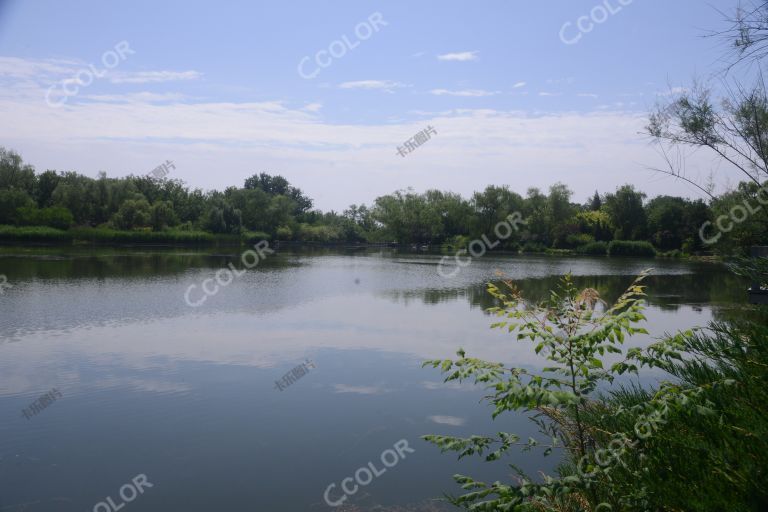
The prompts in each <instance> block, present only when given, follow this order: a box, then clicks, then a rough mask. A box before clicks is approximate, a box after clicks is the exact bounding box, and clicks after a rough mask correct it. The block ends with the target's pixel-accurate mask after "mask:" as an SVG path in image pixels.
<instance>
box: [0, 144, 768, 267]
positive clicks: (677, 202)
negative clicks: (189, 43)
mask: <svg viewBox="0 0 768 512" xmlns="http://www.w3.org/2000/svg"><path fill="white" fill-rule="evenodd" d="M756 190H757V185H756V184H755V183H754V182H751V183H742V184H741V185H740V187H739V188H738V189H737V190H734V191H732V192H729V193H727V194H723V195H722V196H720V197H717V198H714V199H713V200H711V201H710V202H709V203H707V202H704V201H703V200H700V199H699V200H689V199H686V198H682V197H671V196H660V197H656V198H653V199H651V200H650V201H647V200H646V195H645V194H644V193H643V192H640V191H638V190H636V189H635V188H634V187H633V186H632V185H624V186H622V187H619V188H618V189H617V190H616V191H614V192H610V193H605V194H602V195H601V194H600V193H599V192H597V191H596V192H595V194H594V196H592V197H591V199H590V200H588V201H587V202H585V203H584V204H577V203H575V202H573V200H572V196H573V193H572V192H571V190H570V189H569V188H568V187H567V186H566V185H564V184H562V183H556V184H554V185H552V186H551V187H549V190H547V191H546V192H543V191H541V190H539V189H537V188H531V189H529V190H527V191H526V192H525V195H524V196H523V195H521V194H519V193H517V192H515V191H513V190H511V189H510V188H509V187H508V186H496V185H491V186H488V187H486V188H485V189H484V190H483V191H480V192H475V193H474V194H472V196H471V197H470V198H468V199H465V198H463V197H462V196H461V195H459V194H456V193H453V192H445V191H440V190H428V191H426V192H424V193H417V192H415V191H413V190H398V191H396V192H393V193H392V194H387V195H383V196H381V197H378V198H377V199H376V200H375V201H374V203H373V205H371V206H367V205H362V204H353V205H351V206H350V207H349V208H348V209H347V210H345V211H344V212H343V213H337V212H334V211H330V212H321V211H319V210H313V209H312V200H311V199H310V198H309V197H307V196H306V195H305V194H304V193H303V192H302V191H301V190H300V189H299V188H296V187H294V186H292V185H291V184H290V183H289V182H288V180H286V179H285V178H283V177H282V176H272V175H269V174H266V173H260V174H254V175H253V176H251V177H249V178H247V179H246V180H245V183H244V185H243V187H242V188H238V187H228V188H226V189H224V190H223V191H218V190H214V191H209V192H204V191H202V190H200V189H190V188H188V187H187V186H185V185H184V184H183V183H182V182H181V181H179V180H169V179H156V178H152V177H148V176H128V177H125V178H108V177H107V175H106V174H105V173H100V174H99V175H98V176H97V177H96V178H89V177H86V176H82V175H80V174H77V173H75V172H64V173H57V172H55V171H51V170H48V171H45V172H42V173H36V172H35V170H34V169H33V168H32V167H31V166H29V165H26V164H24V162H23V161H22V159H21V157H20V156H19V155H18V154H16V153H14V152H13V151H9V150H5V149H2V148H0V224H3V225H14V226H50V227H55V228H59V229H67V228H69V227H71V226H78V227H103V228H112V229H117V230H129V231H131V230H140V231H166V230H170V231H206V232H209V233H216V234H241V233H248V232H256V233H263V234H264V235H266V236H269V237H272V238H277V239H280V240H295V241H305V242H342V241H346V242H395V243H401V244H443V243H449V244H452V245H456V244H466V243H467V242H468V241H470V240H472V239H479V238H480V237H482V236H484V235H485V236H487V237H491V238H494V228H495V227H496V226H497V224H499V223H500V222H502V221H504V219H506V218H507V217H508V216H509V215H511V214H513V213H515V212H519V213H520V214H521V215H522V217H523V218H524V219H525V221H526V224H525V226H524V227H523V228H522V229H521V230H520V231H516V232H514V233H513V234H512V236H510V237H509V238H508V239H506V240H503V241H502V243H501V244H500V246H499V247H500V248H504V249H521V248H522V249H526V248H527V249H530V250H545V249H549V248H554V249H577V248H579V247H583V246H587V245H589V244H592V243H594V242H601V243H607V242H611V241H612V240H634V241H647V242H651V243H652V244H653V245H654V246H655V247H656V248H657V249H659V250H663V251H669V250H674V249H683V250H684V251H685V252H694V251H699V250H702V249H705V248H707V247H704V246H703V243H702V241H701V240H699V236H698V233H699V229H700V228H701V226H702V224H703V223H704V222H706V221H712V220H714V219H715V218H716V216H717V215H721V214H723V213H726V214H727V213H728V211H729V210H730V208H732V207H733V206H734V205H737V204H740V203H743V201H744V200H746V199H749V198H751V197H754V196H755V193H756ZM765 235H766V232H765V229H764V228H763V227H762V225H761V224H760V223H759V222H758V221H757V220H750V221H749V222H744V223H743V224H740V225H739V226H737V227H736V228H734V229H733V231H732V232H730V233H728V234H727V236H723V237H722V241H721V242H719V243H721V244H722V245H723V246H727V247H728V248H729V249H741V248H744V247H748V245H749V244H753V243H756V241H758V240H760V239H762V240H764V239H765Z"/></svg>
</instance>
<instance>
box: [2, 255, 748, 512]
mask: <svg viewBox="0 0 768 512" xmlns="http://www.w3.org/2000/svg"><path fill="white" fill-rule="evenodd" d="M439 258H440V257H439V256H438V255H428V254H418V253H398V252H395V251H390V250H386V251H378V250H376V251H374V250H367V251H322V250H317V251H304V252H301V251H298V252H285V251H282V252H279V253H278V254H276V255H273V256H271V257H270V258H269V259H267V260H266V261H265V262H263V263H261V264H260V265H259V266H258V267H257V268H255V269H253V270H250V271H248V272H247V273H245V274H244V275H242V277H240V278H238V279H236V280H235V281H234V282H232V284H230V285H229V286H227V287H226V288H222V289H221V290H220V291H219V293H218V294H217V295H215V296H212V297H209V298H208V300H207V301H206V302H205V304H203V305H202V306H200V307H198V308H191V307H189V306H188V305H187V304H186V303H185V301H184V292H185V291H186V290H187V288H188V287H189V285H191V284H198V285H199V284H200V283H201V282H202V281H203V280H204V279H207V278H210V277H212V276H213V274H214V273H215V272H216V270H217V269H219V268H222V267H224V266H226V265H227V263H230V262H233V263H235V264H236V266H237V262H238V259H239V253H237V252H235V250H226V249H224V250H222V249H220V250H218V252H210V251H198V250H193V249H187V250H150V249H125V250H114V249H110V250H106V249H98V250H97V249H58V248H42V249H21V248H10V247H6V248H2V249H0V274H5V275H6V276H7V277H8V282H9V283H10V284H12V285H13V288H11V289H7V290H5V293H4V294H3V295H0V376H1V377H0V418H1V419H0V511H3V512H5V511H14V512H15V511H22V510H25V511H30V512H45V511H56V512H69V511H77V512H86V511H88V512H90V511H92V510H94V506H95V505H96V504H97V503H99V502H101V501H104V500H105V499H106V498H107V497H108V496H109V497H112V499H113V501H114V503H115V504H116V505H117V506H118V507H119V506H120V504H121V503H122V501H121V499H120V498H119V494H118V490H119V489H120V487H121V486H123V485H124V484H126V483H128V482H130V480H131V479H132V478H133V477H135V476H136V475H138V474H145V475H147V479H148V481H149V482H151V483H152V484H153V487H152V488H148V489H145V490H146V492H145V493H144V494H143V495H141V496H140V497H138V498H136V500H135V501H133V502H131V503H128V504H127V505H125V507H126V508H124V509H123V512H132V511H136V512H140V511H147V512H154V511H163V512H168V511H185V512H196V511H200V512H202V511H206V512H212V511H230V510H231V511H235V510H253V511H269V512H283V511H285V512H289V511H290V512H304V511H315V510H317V511H320V510H332V509H331V507H329V506H328V505H327V504H326V503H324V500H323V492H324V491H325V489H326V488H327V487H328V486H329V484H331V483H336V484H337V486H338V485H340V482H341V481H342V480H343V479H344V478H346V477H350V476H353V475H354V473H355V471H356V470H357V469H358V468H360V467H363V466H365V465H366V464H367V463H368V462H369V461H380V456H381V453H382V452H383V451H384V450H386V449H388V448H392V446H393V445H394V444H395V443H396V442H397V441H399V440H401V439H404V440H407V441H408V443H409V446H410V447H412V448H413V449H414V450H415V452H414V453H408V454H406V458H405V459H404V460H401V461H400V462H398V464H397V465H396V466H395V467H393V468H391V469H389V470H387V471H386V473H384V474H383V475H381V476H380V477H379V478H376V479H374V480H373V481H372V482H371V484H370V485H368V486H366V487H364V488H361V489H360V490H359V491H358V492H357V494H355V495H354V496H352V497H350V498H349V499H348V500H347V501H346V502H345V504H344V506H343V507H340V508H338V509H336V510H347V511H352V510H391V511H395V510H397V511H404V510H424V511H427V510H443V509H444V508H443V506H441V504H440V503H439V502H436V501H433V499H434V498H439V497H440V496H441V495H442V494H443V492H446V491H449V492H455V491H456V488H455V487H454V485H453V481H452V479H451V475H453V474H454V473H463V474H469V475H472V476H474V477H476V478H479V479H487V480H495V479H505V478H507V477H508V475H509V473H510V470H509V468H508V466H506V465H505V462H504V461H502V462H500V463H497V464H486V463H478V462H476V461H474V460H464V461H461V462H458V461H456V460H455V457H454V456H453V455H451V454H446V455H441V454H440V453H439V451H438V450H437V449H435V448H434V447H433V446H431V445H429V444H427V443H425V442H424V441H421V440H420V436H422V435H424V434H430V433H441V434H447V435H460V436H464V435H470V434H473V433H477V434H493V433H494V432H498V431H501V430H505V431H513V432H516V433H520V434H522V435H523V436H527V435H529V434H533V433H534V432H535V430H534V428H533V425H532V424H531V423H530V421H528V420H527V419H526V418H525V417H522V416H515V415H506V416H502V417H500V418H498V419H497V420H496V421H492V420H491V419H490V408H489V406H488V405H486V404H484V403H479V399H480V397H481V396H482V390H480V389H478V388H475V387H473V386H471V385H461V386H459V385H444V384H442V379H441V377H440V375H439V373H438V372H437V371H434V370H430V369H422V368H421V363H422V362H423V361H424V360H425V359H429V358H443V357H452V356H453V355H454V353H455V351H456V349H457V348H459V347H463V348H465V349H466V350H467V352H468V353H469V355H471V356H476V357H481V358H485V359H490V360H495V361H502V362H506V363H509V364H514V365H518V366H538V365H539V364H540V362H539V361H537V360H536V359H535V358H534V357H533V356H532V351H531V349H530V345H528V344H524V343H520V342H516V341H515V340H514V338H512V337H511V336H509V335H505V334H504V333H502V332H501V331H496V330H490V329H489V325H490V323H491V322H492V320H491V319H490V317H488V316H487V315H486V314H485V313H484V311H483V310H484V308H486V307H489V306H490V301H489V297H488V295H487V294H486V293H485V286H484V283H486V282H488V281H489V280H492V279H494V277H495V272H496V271H497V270H501V271H502V272H504V273H505V274H506V275H507V276H509V277H510V278H512V279H514V280H516V281H517V282H518V284H519V286H520V287H521V288H522V289H523V291H524V292H525V293H526V295H528V296H531V297H533V298H541V297H542V296H543V295H544V294H545V293H546V291H547V290H548V289H549V288H550V287H551V286H552V285H553V284H554V282H555V281H556V279H557V276H558V275H560V274H562V273H565V272H568V271H571V272H573V274H574V275H575V276H577V281H578V283H579V285H581V286H585V287H586V286H591V287H594V288H596V289H598V290H599V291H600V293H601V295H603V296H604V297H605V298H606V299H609V300H610V299H615V298H616V297H617V295H618V294H619V293H620V292H621V291H622V290H623V289H624V287H626V286H627V285H628V284H629V283H630V282H631V281H632V279H633V277H634V276H635V275H636V274H638V273H639V272H640V271H641V270H643V269H645V268H648V267H655V271H654V275H653V277H652V278H651V279H649V280H648V285H649V288H648V292H649V302H650V307H649V310H648V312H647V313H648V314H647V316H648V319H649V321H648V325H646V328H647V329H648V330H649V331H650V333H651V337H658V336H661V335H663V334H664V333H665V332H673V331H675V330H678V329H683V328H688V327H691V326H696V325H704V324H706V323H707V322H709V321H710V320H713V319H716V318H722V317H727V316H728V315H731V314H734V313H736V312H738V310H739V308H740V307H741V306H740V305H741V304H743V302H744V296H743V295H744V293H743V290H744V283H742V282H740V281H738V280H737V279H735V278H733V277H732V276H730V275H729V274H727V273H726V271H725V270H724V269H723V268H722V267H720V266H717V265H713V264H705V263H690V262H679V261H664V260H655V261H654V260H627V259H606V258H601V259H592V258H551V257H528V256H514V257H512V256H506V257H503V256H487V257H485V258H482V259H480V260H476V261H475V262H474V263H473V264H472V265H471V266H470V267H468V268H466V269H464V270H463V271H462V272H461V273H460V274H459V275H457V276H456V277H454V278H452V279H445V278H443V277H440V275H438V273H437V267H436V264H437V262H438V261H439ZM199 296H201V295H199V292H196V294H193V297H194V298H195V300H196V299H197V298H198V297H199ZM647 342H648V338H647V337H638V338H635V339H633V340H630V342H629V344H630V345H642V344H645V343H647ZM306 359H310V360H312V361H313V362H314V363H315V365H316V368H315V369H311V370H310V372H309V373H308V374H307V375H305V376H303V377H302V378H301V379H300V380H298V381H297V382H295V383H294V384H293V385H291V386H290V387H288V388H287V389H285V390H283V391H280V390H279V389H277V388H276V386H275V381H276V380H278V379H280V378H281V377H282V376H283V375H284V374H285V373H286V372H288V371H290V370H291V369H292V368H294V367H295V366H297V365H299V364H301V363H302V362H303V361H305V360H306ZM654 378H656V376H653V375H648V376H646V379H648V380H649V381H652V380H653V379H654ZM52 388H56V389H57V390H59V391H60V392H61V394H62V397H61V398H59V399H58V400H56V401H55V402H54V403H52V404H51V405H50V406H49V407H47V408H46V409H45V410H43V411H42V412H40V413H39V414H38V415H36V416H33V417H31V418H30V419H26V418H25V417H24V416H23V415H22V414H21V410H22V409H24V408H26V407H28V406H29V405H30V404H31V403H32V402H34V401H35V400H36V399H37V398H38V397H39V396H40V395H42V394H44V393H46V392H47V391H49V390H51V389H52ZM507 462H514V463H515V464H517V465H518V466H520V467H522V468H523V469H525V470H526V471H529V472H532V473H535V472H537V471H539V470H545V471H551V470H552V468H553V467H554V466H555V465H556V463H557V460H556V458H547V459H542V458H540V457H538V456H537V455H535V454H530V453H528V454H520V455H517V454H516V455H515V457H514V459H512V460H510V461H507ZM377 466H379V467H380V466H381V463H380V462H378V463H377ZM332 496H334V497H338V496H340V493H339V492H338V487H337V489H336V491H335V493H332ZM445 509H446V510H447V508H445ZM96 510H97V512H98V511H99V510H106V509H103V508H97V509H96Z"/></svg>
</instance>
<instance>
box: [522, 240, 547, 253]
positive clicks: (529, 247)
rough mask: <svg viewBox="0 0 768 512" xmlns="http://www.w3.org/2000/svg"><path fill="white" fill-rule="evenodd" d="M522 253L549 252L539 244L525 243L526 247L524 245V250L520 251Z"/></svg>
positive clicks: (544, 246)
mask: <svg viewBox="0 0 768 512" xmlns="http://www.w3.org/2000/svg"><path fill="white" fill-rule="evenodd" d="M520 252H527V253H532V252H541V253H543V252H547V246H546V245H544V244H542V243H539V242H525V245H523V248H522V249H520Z"/></svg>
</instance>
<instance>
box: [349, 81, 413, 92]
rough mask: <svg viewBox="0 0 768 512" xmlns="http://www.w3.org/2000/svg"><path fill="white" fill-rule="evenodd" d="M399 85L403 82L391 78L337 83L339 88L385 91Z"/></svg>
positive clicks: (402, 85)
mask: <svg viewBox="0 0 768 512" xmlns="http://www.w3.org/2000/svg"><path fill="white" fill-rule="evenodd" d="M401 87H405V84H402V83H400V82H395V81H393V80H357V81H355V82H343V83H341V84H339V88H340V89H375V90H380V91H386V92H393V91H394V89H399V88H401Z"/></svg>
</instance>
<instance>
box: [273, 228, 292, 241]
mask: <svg viewBox="0 0 768 512" xmlns="http://www.w3.org/2000/svg"><path fill="white" fill-rule="evenodd" d="M276 238H277V239H278V240H290V239H291V238H293V230H292V229H291V228H290V227H288V226H280V227H278V228H277V237H276Z"/></svg>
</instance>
